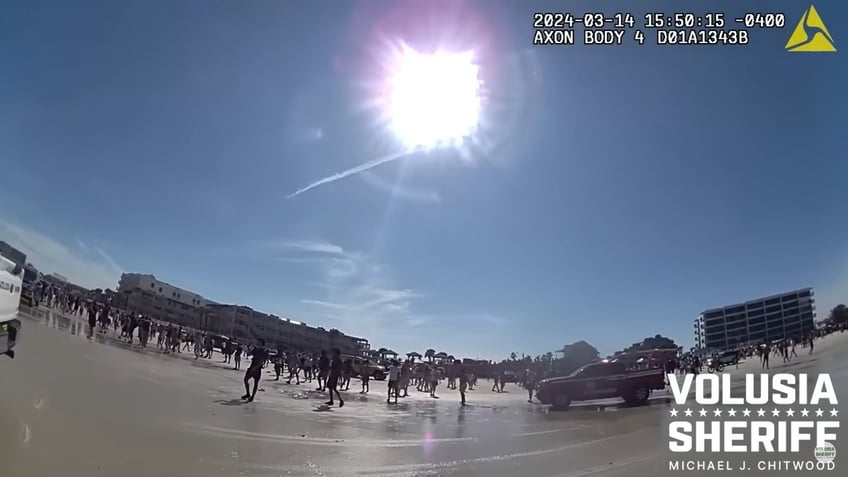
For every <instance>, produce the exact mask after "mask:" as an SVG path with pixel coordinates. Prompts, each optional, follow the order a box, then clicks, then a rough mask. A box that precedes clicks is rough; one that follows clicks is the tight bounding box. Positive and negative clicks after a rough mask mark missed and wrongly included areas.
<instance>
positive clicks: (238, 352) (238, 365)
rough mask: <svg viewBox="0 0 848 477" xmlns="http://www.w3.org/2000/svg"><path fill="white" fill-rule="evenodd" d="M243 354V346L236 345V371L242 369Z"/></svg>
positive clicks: (234, 353)
mask: <svg viewBox="0 0 848 477" xmlns="http://www.w3.org/2000/svg"><path fill="white" fill-rule="evenodd" d="M241 353H242V349H241V345H240V344H238V343H236V349H235V352H233V355H234V357H235V360H236V366H235V369H236V371H238V370H240V369H241Z"/></svg>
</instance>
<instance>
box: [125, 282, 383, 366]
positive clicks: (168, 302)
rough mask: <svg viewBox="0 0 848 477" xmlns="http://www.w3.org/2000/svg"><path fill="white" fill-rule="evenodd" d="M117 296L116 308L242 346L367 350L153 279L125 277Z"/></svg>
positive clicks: (330, 333)
mask: <svg viewBox="0 0 848 477" xmlns="http://www.w3.org/2000/svg"><path fill="white" fill-rule="evenodd" d="M118 295H119V296H120V300H117V301H118V303H117V305H116V306H119V307H121V308H126V309H127V310H130V311H132V312H134V313H142V314H145V315H148V316H151V317H153V318H155V319H159V320H164V321H168V322H171V323H176V324H178V325H181V326H186V327H189V328H194V329H197V330H201V331H205V332H209V333H214V334H218V335H224V336H228V337H230V338H233V339H236V340H243V341H245V342H253V341H255V340H256V339H258V338H264V339H265V341H267V342H268V345H269V346H274V347H281V348H285V349H297V350H301V351H310V352H312V351H318V350H321V349H326V350H329V349H332V348H339V349H340V350H341V351H342V352H343V353H347V354H355V355H360V354H363V353H364V352H365V351H368V350H370V345H369V344H368V340H366V339H364V338H354V337H352V336H348V335H345V334H344V333H342V332H341V331H339V330H335V329H331V330H326V329H324V328H321V327H318V328H315V327H311V326H308V325H307V324H306V323H300V322H297V321H292V320H290V319H286V318H281V317H278V316H275V315H270V314H266V313H262V312H259V311H255V310H253V309H252V308H250V307H247V306H241V305H222V304H218V303H215V302H214V301H212V300H209V299H207V298H204V297H203V296H201V295H199V294H197V293H194V292H191V291H188V290H185V289H182V288H180V287H176V286H174V285H170V284H168V283H165V282H163V281H161V280H157V279H156V277H154V276H153V275H145V274H138V273H125V274H123V275H122V276H121V281H120V282H119V284H118ZM113 301H114V300H113Z"/></svg>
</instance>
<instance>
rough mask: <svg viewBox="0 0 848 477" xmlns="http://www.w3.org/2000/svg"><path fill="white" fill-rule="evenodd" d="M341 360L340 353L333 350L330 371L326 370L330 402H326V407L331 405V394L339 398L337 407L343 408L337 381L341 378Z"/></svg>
mask: <svg viewBox="0 0 848 477" xmlns="http://www.w3.org/2000/svg"><path fill="white" fill-rule="evenodd" d="M342 366H343V363H342V358H341V351H339V350H338V348H336V349H333V359H332V360H330V366H329V367H330V369H329V370H328V375H327V381H326V383H325V384H326V386H327V390H328V391H329V392H330V400H329V401H327V405H328V406H332V405H333V393H335V395H336V397H338V398H339V407H344V400H343V399H342V395H341V394H339V389H338V388H339V379H341V377H342Z"/></svg>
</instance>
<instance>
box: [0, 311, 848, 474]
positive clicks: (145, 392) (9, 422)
mask: <svg viewBox="0 0 848 477" xmlns="http://www.w3.org/2000/svg"><path fill="white" fill-rule="evenodd" d="M69 324H70V323H69V322H67V321H65V320H50V319H48V320H46V321H45V320H39V321H32V320H25V321H24V326H25V328H24V333H23V335H22V338H21V339H22V342H21V344H20V345H19V347H18V350H17V351H18V355H17V357H16V358H15V359H14V360H9V359H4V360H3V361H0V375H2V383H3V384H2V385H0V476H3V477H7V476H8V477H37V476H45V477H46V476H50V477H54V476H57V475H62V476H68V477H78V476H79V477H82V476H86V477H87V476H97V475H103V476H116V477H117V476H128V477H129V476H132V477H141V476H144V477H148V476H151V475H157V476H183V475H204V476H205V477H219V476H220V477H224V476H226V477H231V476H243V475H244V476H279V475H294V476H298V475H302V476H337V475H408V476H412V475H457V476H460V475H461V476H477V475H480V476H482V475H485V476H517V475H527V476H558V477H577V476H584V475H608V476H616V475H624V473H625V472H626V473H627V474H628V475H631V476H632V475H649V474H651V473H656V472H659V471H665V469H666V468H667V460H668V453H667V451H665V449H666V448H667V437H666V433H665V430H664V429H663V427H662V426H663V425H664V422H665V419H666V416H667V412H666V410H667V404H662V405H657V406H648V407H642V408H619V407H615V406H613V407H608V408H606V410H604V411H603V412H599V411H597V410H596V409H593V408H591V407H589V408H584V409H588V410H583V411H581V410H580V409H579V408H578V409H575V410H573V411H570V412H549V411H547V410H546V409H545V408H543V407H542V406H537V405H531V404H527V403H526V402H524V401H525V400H526V395H525V394H524V392H523V390H522V389H520V388H518V387H517V386H514V385H510V386H508V388H507V390H508V391H511V392H509V393H504V394H496V393H491V392H490V391H489V389H490V387H491V385H487V383H486V382H485V381H483V382H481V383H480V384H481V385H480V386H479V387H478V388H477V389H476V390H475V391H473V392H471V393H469V403H470V404H469V405H468V406H465V407H462V406H460V405H459V403H458V400H459V399H458V395H457V394H456V392H455V391H450V390H447V389H444V388H443V389H441V392H440V393H439V394H440V396H441V398H440V399H431V398H429V397H427V396H426V395H425V394H423V393H417V392H414V391H413V392H412V395H411V397H409V398H406V399H402V400H401V402H400V403H399V404H397V405H395V404H391V405H387V404H386V403H385V401H384V400H385V382H379V381H377V382H372V390H373V392H372V393H371V394H369V395H368V396H363V395H360V394H359V393H358V391H359V382H358V381H357V380H354V381H353V382H352V384H351V391H349V392H347V393H343V395H344V396H345V399H346V400H347V401H346V404H345V407H344V408H341V409H340V408H332V409H330V408H327V407H326V406H323V403H324V401H326V399H327V398H326V394H323V393H318V392H317V391H315V385H314V384H315V383H313V385H311V386H310V385H304V384H302V385H300V386H296V385H294V384H292V385H286V384H284V382H283V381H280V382H274V381H272V380H271V379H270V377H271V375H270V373H268V372H266V374H265V376H264V379H263V385H262V387H263V388H264V392H260V393H259V394H258V395H257V399H256V401H255V402H253V403H249V404H246V403H243V402H241V400H240V399H239V396H241V395H242V394H243V393H244V390H243V386H242V383H241V377H242V374H241V373H240V372H237V371H234V370H230V369H226V366H225V365H223V364H221V363H220V359H221V358H220V355H218V359H213V360H199V361H195V360H194V359H193V356H192V357H191V358H188V357H186V356H178V357H174V356H165V355H162V354H160V353H158V352H155V351H152V350H151V351H139V350H131V349H127V347H126V346H125V345H119V344H116V342H115V341H114V340H105V341H104V340H103V339H102V338H101V339H99V340H94V341H92V340H88V339H86V338H85V337H84V336H82V335H80V334H78V333H76V334H71V333H70V329H69V328H68V325H69ZM73 328H74V330H73V331H75V332H76V331H78V330H77V329H76V327H75V326H74V327H73ZM845 336H848V334H845ZM846 343H848V340H847V339H845V337H844V336H838V335H837V336H836V337H835V338H834V339H830V338H829V339H828V340H825V341H824V342H822V343H821V344H820V345H819V347H817V353H816V354H815V355H813V357H810V358H807V359H806V360H803V359H801V360H798V361H797V362H796V363H795V364H794V366H815V367H816V368H822V369H829V368H834V369H835V368H839V369H840V370H843V371H844V366H841V364H840V365H839V366H837V364H839V363H841V362H844V361H845V359H844V358H845V353H846V351H841V350H844V349H845V346H844V345H845V344H846ZM802 358H803V357H802ZM805 363H807V364H805ZM245 364H246V363H245ZM740 371H741V369H740ZM840 372H841V371H840ZM838 376H839V379H840V380H841V381H840V382H844V374H839V375H838ZM835 379H836V378H835ZM837 391H838V392H839V386H838V389H837ZM725 474H728V473H725Z"/></svg>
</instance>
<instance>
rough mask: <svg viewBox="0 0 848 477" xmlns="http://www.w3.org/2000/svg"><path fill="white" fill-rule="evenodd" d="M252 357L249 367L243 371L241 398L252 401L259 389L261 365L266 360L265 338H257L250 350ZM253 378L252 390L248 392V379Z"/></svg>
mask: <svg viewBox="0 0 848 477" xmlns="http://www.w3.org/2000/svg"><path fill="white" fill-rule="evenodd" d="M250 355H251V356H252V357H253V359H252V360H251V361H250V367H248V368H247V371H246V372H245V373H244V391H245V394H244V396H242V397H241V398H242V399H246V400H247V402H251V401H253V399H254V398H255V397H256V391H257V390H258V389H259V379H260V378H262V366H263V365H265V362H266V361H268V350H266V349H265V340H263V339H261V338H260V339H259V341H258V342H257V344H256V346H255V347H254V348H253V351H251V352H250ZM251 379H252V380H253V392H252V393H251V392H250V380H251Z"/></svg>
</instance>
